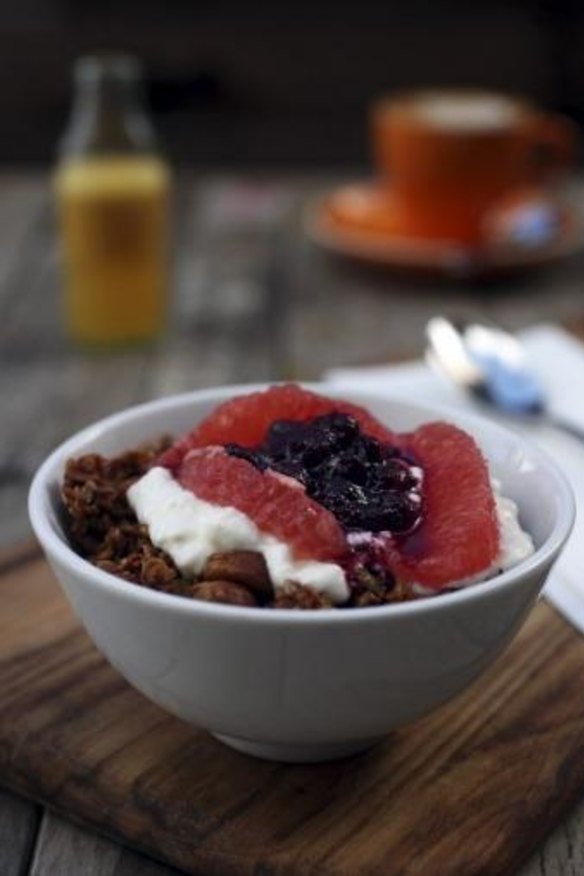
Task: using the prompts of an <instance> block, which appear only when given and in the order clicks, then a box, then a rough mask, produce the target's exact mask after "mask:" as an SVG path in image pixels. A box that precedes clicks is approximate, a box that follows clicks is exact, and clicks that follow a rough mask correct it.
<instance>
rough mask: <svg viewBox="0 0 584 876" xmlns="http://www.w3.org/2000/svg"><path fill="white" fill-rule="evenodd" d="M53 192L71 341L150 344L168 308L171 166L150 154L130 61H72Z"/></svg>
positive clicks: (137, 75) (134, 64)
mask: <svg viewBox="0 0 584 876" xmlns="http://www.w3.org/2000/svg"><path fill="white" fill-rule="evenodd" d="M55 189H56V196H57V203H58V212H59V222H60V229H61V242H62V259H63V270H64V313H65V320H66V324H67V328H68V331H69V334H70V336H71V337H72V339H73V340H75V341H77V342H79V343H82V344H89V345H117V344H126V343H136V342H143V341H148V340H151V339H153V338H155V337H156V336H157V335H158V334H159V333H160V331H161V330H162V329H163V327H164V325H165V321H166V310H167V304H168V283H169V276H168V275H169V256H168V249H169V193H170V169H169V166H168V165H167V163H166V162H165V161H164V160H163V159H162V158H161V157H160V156H159V155H158V154H157V151H156V147H155V141H154V134H153V130H152V126H151V124H150V120H149V118H148V115H147V113H146V111H145V110H144V108H143V106H142V100H141V66H140V63H139V62H138V61H137V60H136V59H135V58H132V57H130V56H126V55H111V56H88V57H84V58H81V59H80V60H79V61H78V62H77V64H76V65H75V97H74V103H73V112H72V116H71V120H70V123H69V127H68V129H67V131H66V133H65V136H64V138H63V141H62V144H61V149H60V160H59V164H58V167H57V169H56V173H55Z"/></svg>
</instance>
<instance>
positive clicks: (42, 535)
mask: <svg viewBox="0 0 584 876" xmlns="http://www.w3.org/2000/svg"><path fill="white" fill-rule="evenodd" d="M276 383H277V382H267V383H249V384H233V385H224V386H218V387H211V388H206V389H196V390H191V391H189V392H183V393H177V394H174V395H171V396H165V397H164V398H160V399H154V400H152V401H148V402H144V403H141V404H137V405H132V406H130V407H127V408H124V409H123V410H121V411H118V412H117V413H114V414H110V415H109V416H106V417H103V418H102V419H100V420H97V421H95V422H94V423H92V424H90V425H88V426H86V427H84V428H83V429H81V430H79V431H77V432H75V433H74V434H73V435H72V436H70V437H69V438H68V439H66V440H65V441H63V442H62V443H61V444H59V445H58V446H57V447H56V448H55V449H54V450H53V451H52V452H51V453H50V454H49V455H48V457H47V458H46V459H45V460H44V462H43V463H42V464H41V465H40V466H39V468H38V469H37V471H36V473H35V475H34V477H33V480H32V483H31V486H30V490H29V495H28V513H29V518H30V521H31V524H32V528H33V530H34V533H35V535H36V537H37V539H38V540H39V542H40V544H41V546H42V548H43V550H44V551H45V553H46V554H47V556H48V558H49V559H51V558H52V557H53V558H54V559H55V560H57V561H58V562H59V563H60V564H61V565H63V566H65V567H66V568H67V569H68V570H69V571H70V572H71V573H72V574H73V575H75V576H81V577H83V578H84V579H86V580H87V579H89V580H90V581H91V583H92V585H97V586H98V587H99V588H100V589H102V590H105V591H107V592H109V593H112V594H113V595H115V596H117V597H119V598H122V599H124V600H126V601H129V602H135V603H142V604H149V605H152V606H153V607H156V606H159V607H160V608H164V609H165V610H166V611H170V612H175V613H178V614H187V615H189V614H192V615H195V616H199V617H204V618H205V619H207V620H209V621H212V620H216V621H220V620H224V621H227V620H228V621H231V622H237V619H240V620H241V621H242V622H245V623H247V622H249V621H252V620H253V621H254V622H259V623H266V624H274V625H276V626H277V625H279V624H282V623H285V624H291V625H294V626H298V625H311V626H313V625H316V626H320V625H324V626H330V625H331V624H334V625H339V624H340V625H341V626H343V625H346V624H353V623H355V622H356V621H357V622H359V623H367V622H375V621H382V620H386V621H387V620H389V619H390V618H393V617H395V618H398V617H404V616H406V615H407V616H411V615H418V614H424V613H427V612H429V613H432V612H441V611H448V610H449V608H451V607H454V606H456V605H460V604H462V603H465V602H481V601H483V600H485V599H486V600H488V599H489V598H490V596H491V595H494V594H496V593H498V592H500V591H501V590H504V589H507V588H509V587H511V586H512V585H513V584H514V583H517V582H518V581H519V580H522V579H523V578H524V577H525V576H528V575H530V574H531V573H533V572H537V571H538V570H540V569H541V568H542V567H545V566H546V565H548V564H550V563H551V562H553V561H554V560H555V558H556V556H557V555H558V553H559V552H560V550H561V548H562V547H563V545H564V544H565V542H566V541H567V539H568V537H569V535H570V533H571V531H572V528H573V525H574V520H575V516H576V505H575V498H574V494H573V491H572V488H571V486H570V484H569V482H568V479H567V477H566V475H565V474H564V473H563V472H562V471H561V470H560V468H559V467H558V466H557V465H556V463H555V462H554V460H553V459H552V458H551V456H550V455H549V454H548V453H547V452H545V451H543V450H541V449H540V448H539V447H538V446H537V445H536V444H535V443H534V442H533V441H531V440H530V439H528V438H525V437H524V436H523V435H520V434H518V433H516V432H513V431H512V430H511V429H507V428H506V427H504V426H501V425H500V424H499V423H495V422H493V421H491V420H488V419H486V418H485V417H482V416H480V415H477V414H474V413H467V412H466V411H465V412H461V413H459V412H458V411H456V410H453V409H449V408H445V407H442V406H439V405H436V406H435V405H426V404H417V403H415V402H412V401H410V400H408V399H405V398H401V397H400V396H399V395H393V394H383V393H375V392H367V391H361V390H353V389H349V388H347V389H346V390H343V388H342V386H340V387H337V386H329V385H328V384H325V383H322V382H306V381H302V382H300V385H301V386H303V387H305V388H307V389H310V390H312V391H316V392H323V391H324V392H326V393H327V394H329V395H332V396H333V397H335V396H337V397H339V398H347V399H348V400H351V398H354V399H355V400H356V401H357V403H362V404H365V405H367V400H369V401H370V402H371V403H374V402H383V403H387V402H391V401H395V402H396V403H399V404H402V405H405V406H406V407H408V408H411V409H412V410H413V411H416V410H417V411H419V412H420V413H421V414H422V415H423V416H424V417H426V416H428V418H429V419H430V418H436V419H445V420H446V421H449V422H452V423H454V424H455V425H460V426H461V427H462V428H469V430H470V431H471V432H473V431H474V434H475V435H476V434H480V431H481V429H482V430H484V429H485V427H486V429H487V431H489V432H491V433H494V434H495V436H496V435H497V434H499V435H500V436H501V437H505V438H506V440H507V441H508V440H509V439H510V438H511V439H512V441H513V442H514V443H515V444H517V445H521V446H523V447H525V448H526V449H527V451H528V453H529V455H530V457H531V458H533V459H535V461H536V462H537V464H538V465H540V466H543V467H544V469H546V470H547V473H548V474H549V475H550V476H551V477H552V478H553V480H554V482H555V487H556V489H558V490H559V493H560V497H561V501H560V503H559V511H558V515H557V518H556V520H555V522H554V525H553V528H552V531H551V533H550V534H549V536H548V537H547V539H546V540H545V541H544V542H543V544H542V545H540V547H539V548H537V549H536V550H535V552H534V553H533V554H532V555H531V556H530V557H528V558H527V559H525V560H523V561H522V562H521V563H518V564H517V565H516V566H513V567H512V568H511V569H508V570H507V571H505V572H502V573H500V574H499V575H497V576H496V577H494V578H489V579H487V580H486V581H483V582H478V583H476V584H473V585H469V586H467V587H462V588H460V589H458V590H453V591H449V592H447V593H441V594H439V596H438V597H431V596H430V597H425V598H421V599H419V600H412V601H406V602H399V603H388V604H387V605H382V606H367V607H362V608H355V609H346V610H343V609H339V608H335V607H333V608H329V609H319V610H318V611H298V610H297V609H286V608H277V609H270V610H266V609H265V608H262V607H247V606H233V605H227V604H223V603H211V602H204V601H203V600H188V599H185V598H184V597H181V596H176V595H173V594H169V593H162V592H160V591H158V590H153V589H149V588H146V587H142V586H140V585H138V584H135V583H133V582H130V581H125V580H124V579H122V578H119V577H117V576H116V575H112V574H110V573H109V572H105V571H103V570H102V569H99V568H98V567H97V566H94V565H93V564H92V563H90V562H89V560H86V559H85V558H83V557H81V556H80V555H79V554H78V553H76V552H75V551H74V550H73V548H72V547H71V546H70V545H69V544H67V542H66V541H65V540H64V539H63V538H62V537H61V536H60V535H59V534H58V532H57V531H56V529H55V528H54V526H53V525H52V523H51V521H50V519H49V515H48V513H47V510H48V508H49V507H50V505H51V498H50V496H49V495H48V481H49V478H50V477H51V475H52V474H53V470H54V468H55V467H56V466H57V465H59V464H61V463H62V461H63V459H65V458H67V457H68V456H69V455H71V454H72V453H74V452H75V448H77V447H78V445H82V444H86V443H87V442H90V441H91V440H92V439H94V438H97V437H98V436H100V435H103V434H104V433H107V432H111V430H113V429H115V428H116V427H118V426H120V425H122V424H125V423H127V422H128V421H131V420H132V419H134V418H135V417H139V416H141V415H144V414H150V413H158V412H160V413H163V412H164V411H166V410H171V409H173V408H174V407H176V406H177V405H183V404H185V403H187V404H188V403H189V402H192V403H199V402H205V401H217V403H220V402H222V401H225V400H226V399H228V398H230V397H232V396H236V395H243V394H245V393H249V392H256V391H258V390H262V389H266V388H267V387H269V386H274V385H276ZM473 427H474V430H473Z"/></svg>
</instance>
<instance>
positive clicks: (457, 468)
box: [387, 422, 500, 591]
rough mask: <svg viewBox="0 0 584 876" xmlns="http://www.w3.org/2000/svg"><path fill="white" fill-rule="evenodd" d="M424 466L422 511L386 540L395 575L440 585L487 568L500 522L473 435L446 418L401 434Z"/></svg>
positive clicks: (493, 555) (434, 586)
mask: <svg viewBox="0 0 584 876" xmlns="http://www.w3.org/2000/svg"><path fill="white" fill-rule="evenodd" d="M400 446H401V447H402V448H403V450H405V451H406V452H408V453H411V454H412V456H414V457H415V458H416V459H417V460H418V461H419V463H420V465H421V466H422V468H423V470H424V485H423V496H424V513H423V518H422V522H421V524H420V525H419V526H418V528H417V529H416V530H415V531H414V532H413V533H411V534H410V535H407V536H404V537H403V538H393V539H391V540H390V541H389V542H388V548H387V558H388V564H389V566H390V568H391V569H392V571H393V572H394V574H395V575H396V577H397V578H398V579H401V580H403V581H407V582H417V583H419V584H421V585H423V586H424V587H428V588H430V589H432V590H437V591H438V590H443V589H445V588H446V587H448V586H449V585H452V584H453V583H454V582H457V581H462V580H464V579H466V578H472V577H473V576H475V575H478V574H480V573H482V572H485V571H487V570H488V569H489V568H491V567H492V566H493V564H494V563H495V562H496V559H497V556H498V553H499V546H500V545H499V542H500V536H499V525H498V521H497V514H496V508H495V500H494V497H493V490H492V487H491V482H490V479H489V470H488V467H487V463H486V461H485V459H484V457H483V455H482V453H481V451H480V449H479V448H478V446H477V444H476V443H475V441H474V439H473V438H472V437H471V436H470V435H468V434H467V433H466V432H463V431H462V430H461V429H458V428H456V426H452V425H450V424H449V423H441V422H438V423H428V424H426V425H424V426H421V427H420V428H419V429H417V430H416V431H415V432H412V433H411V434H407V435H402V436H400Z"/></svg>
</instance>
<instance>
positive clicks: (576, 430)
mask: <svg viewBox="0 0 584 876" xmlns="http://www.w3.org/2000/svg"><path fill="white" fill-rule="evenodd" d="M545 422H546V423H547V424H548V425H549V426H552V427H553V428H554V429H557V430H558V431H560V432H564V433H565V434H566V435H571V436H572V438H577V439H578V440H579V441H584V426H579V425H578V424H577V423H574V422H573V421H571V420H566V419H564V417H562V416H559V415H558V414H550V413H546V415H545Z"/></svg>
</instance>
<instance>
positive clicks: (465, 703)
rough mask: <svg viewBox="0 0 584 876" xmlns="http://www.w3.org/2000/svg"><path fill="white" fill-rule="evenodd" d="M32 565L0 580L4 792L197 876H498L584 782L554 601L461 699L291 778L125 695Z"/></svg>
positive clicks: (579, 722)
mask: <svg viewBox="0 0 584 876" xmlns="http://www.w3.org/2000/svg"><path fill="white" fill-rule="evenodd" d="M23 556H24V559H23V561H22V562H21V563H20V564H18V565H15V564H14V563H13V562H12V563H9V564H8V565H7V567H6V571H5V572H4V573H2V575H1V576H0V600H1V601H2V606H3V612H2V616H1V620H0V709H1V712H2V716H3V720H2V723H1V724H0V778H1V780H2V782H3V783H5V784H6V785H8V786H9V787H11V788H12V789H14V790H16V791H20V792H22V793H25V794H27V795H29V796H32V797H33V798H35V799H37V800H39V801H41V802H43V803H45V804H47V805H49V806H50V807H51V808H54V809H55V810H57V811H60V812H64V813H67V814H68V816H70V817H71V818H73V819H74V820H76V821H80V822H82V823H85V824H88V825H92V826H93V827H95V828H96V829H98V830H99V831H100V832H103V833H105V834H108V835H109V836H111V837H114V838H117V839H119V840H122V841H123V842H126V843H129V844H130V845H133V846H136V847H137V848H140V849H142V850H144V851H146V852H148V853H149V854H151V855H152V856H154V857H157V858H161V859H164V860H166V861H167V862H169V863H171V864H173V865H175V866H177V867H180V868H182V869H183V870H185V871H186V872H187V873H191V874H196V876H199V874H205V876H236V874H237V876H248V874H249V876H251V874H255V876H257V873H262V874H274V876H276V874H277V876H292V874H298V873H302V874H317V873H318V874H323V876H325V874H326V876H357V874H358V876H388V874H389V873H391V874H392V876H393V874H396V876H398V874H407V876H418V874H419V876H428V874H432V876H434V874H440V876H478V874H481V876H503V874H507V873H512V872H513V869H514V868H515V867H516V866H517V865H518V864H519V863H520V862H521V861H522V860H523V859H524V858H525V856H526V855H527V854H528V853H529V852H530V851H531V850H532V849H533V848H534V847H535V846H536V845H537V844H538V843H540V842H541V840H542V839H543V837H544V835H545V834H546V833H547V831H548V830H549V829H550V828H551V827H552V826H553V825H554V824H555V822H556V821H557V820H558V819H559V818H561V816H562V815H563V813H564V812H565V811H566V810H567V809H568V807H569V806H570V805H571V804H572V803H573V802H574V801H575V798H576V796H577V795H578V793H579V791H580V789H581V787H582V785H583V784H584V698H582V696H581V679H582V675H583V673H584V640H582V638H581V637H580V636H578V635H577V634H576V633H575V632H574V631H573V630H572V629H571V628H570V627H569V626H568V625H567V624H566V623H565V622H564V621H563V620H561V619H560V618H559V616H558V615H556V614H555V613H554V612H553V611H552V609H550V608H549V607H548V606H546V605H545V604H543V603H542V604H539V605H538V606H537V608H536V609H535V611H534V612H533V613H532V615H531V617H530V619H529V621H528V623H527V624H526V626H525V627H524V629H523V630H522V632H521V634H520V636H519V638H518V639H517V640H516V642H515V643H514V644H513V646H512V647H511V648H510V650H509V651H508V652H507V653H506V654H505V655H504V656H503V657H502V658H500V659H499V660H498V662H497V663H496V665H495V666H494V667H493V669H492V670H491V671H490V672H489V673H488V674H487V675H486V676H485V677H484V678H483V679H482V680H481V681H480V682H479V683H477V684H476V685H475V686H474V687H473V688H472V689H471V690H470V691H468V692H467V693H466V694H464V695H463V696H461V697H459V698H458V699H457V700H456V701H455V702H454V703H452V704H450V705H449V706H447V707H445V708H443V709H441V710H440V711H439V712H437V713H435V714H434V715H432V716H430V717H428V718H426V719H424V720H422V721H419V722H417V723H416V724H414V725H412V726H410V727H408V728H405V729H404V730H402V731H399V732H396V733H395V734H393V735H392V736H391V737H389V738H388V740H387V742H386V743H384V744H382V745H381V746H379V747H378V748H376V749H374V750H373V751H371V752H369V753H368V754H365V755H363V756H360V757H357V758H354V759H353V760H349V761H345V762H338V763H332V764H324V765H319V766H310V767H308V766H282V765H278V764H271V763H263V762H261V761H255V760H253V759H251V758H246V757H243V756H241V755H238V754H236V753H235V752H232V751H230V750H229V749H227V748H224V747H223V746H221V745H220V744H219V743H217V742H215V741H214V740H213V739H211V738H210V737H209V736H208V735H207V734H206V733H204V732H202V731H199V730H197V729H195V728H191V727H189V726H187V725H185V724H183V723H181V722H180V721H177V720H175V719H173V718H171V717H170V716H167V715H166V714H165V713H164V712H162V711H161V710H159V709H158V708H157V707H155V706H153V705H151V704H150V703H149V702H148V701H146V700H145V699H144V698H143V697H141V696H140V695H139V694H138V693H136V692H135V691H133V690H132V689H131V688H129V687H128V686H127V685H126V684H125V682H124V681H123V680H122V679H121V678H120V676H119V675H117V673H115V672H114V670H112V669H111V667H109V666H108V665H107V664H106V663H105V662H104V660H103V659H102V658H101V657H100V655H99V654H98V653H97V651H96V650H95V649H94V648H93V646H92V645H91V643H90V642H89V640H88V638H87V637H86V635H85V633H84V632H82V631H81V630H80V628H79V627H78V625H77V623H76V621H75V619H74V617H73V616H72V614H71V612H70V610H69V608H68V606H67V604H66V602H65V600H64V598H63V597H62V596H61V594H60V591H59V590H58V589H57V587H56V585H55V582H54V580H53V578H52V575H51V573H50V572H49V570H48V568H47V566H46V564H45V563H44V561H43V560H42V559H41V558H40V557H38V556H37V557H35V558H31V557H30V556H29V557H28V558H26V554H23ZM48 860H50V857H49V858H48ZM37 869H38V868H37ZM38 872H39V876H40V874H41V873H43V870H42V869H41V870H39V871H38ZM47 872H50V870H49V871H47ZM88 872H91V871H88ZM105 872H107V870H106V871H105ZM33 873H34V870H33Z"/></svg>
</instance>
